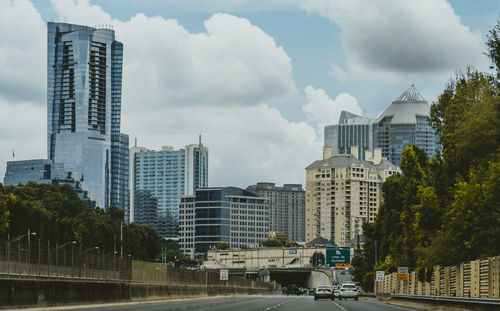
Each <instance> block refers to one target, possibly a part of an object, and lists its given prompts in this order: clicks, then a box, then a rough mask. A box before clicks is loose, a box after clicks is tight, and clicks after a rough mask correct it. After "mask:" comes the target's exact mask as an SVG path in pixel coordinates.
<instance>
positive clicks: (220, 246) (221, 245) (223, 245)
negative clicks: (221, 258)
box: [215, 242, 229, 250]
mask: <svg viewBox="0 0 500 311" xmlns="http://www.w3.org/2000/svg"><path fill="white" fill-rule="evenodd" d="M215 248H216V249H220V250H223V249H229V243H224V242H221V243H217V244H216V245H215Z"/></svg>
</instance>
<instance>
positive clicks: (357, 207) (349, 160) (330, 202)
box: [306, 146, 401, 246]
mask: <svg viewBox="0 0 500 311" xmlns="http://www.w3.org/2000/svg"><path fill="white" fill-rule="evenodd" d="M381 155H382V153H381V150H380V149H375V150H374V152H371V151H366V152H365V159H366V161H362V160H359V159H358V158H357V157H358V147H356V146H353V147H351V154H336V155H335V156H333V157H332V156H331V149H330V148H329V147H325V149H324V151H323V160H319V161H315V162H314V163H312V164H311V165H309V166H308V167H306V241H311V240H313V239H315V238H317V237H323V238H326V239H329V240H331V241H333V242H334V243H335V244H337V245H339V246H347V244H348V243H349V241H350V240H351V239H354V238H355V237H356V235H358V234H362V228H361V225H362V223H363V222H372V221H374V220H375V217H376V215H377V213H378V208H379V205H380V201H381V195H382V183H383V182H384V181H385V179H386V178H388V177H389V176H391V175H393V174H396V173H400V172H401V170H400V169H399V167H397V166H396V165H394V164H392V163H391V162H389V161H387V159H385V158H382V156H381Z"/></svg>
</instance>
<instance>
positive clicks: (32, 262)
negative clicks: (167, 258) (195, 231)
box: [0, 234, 273, 288]
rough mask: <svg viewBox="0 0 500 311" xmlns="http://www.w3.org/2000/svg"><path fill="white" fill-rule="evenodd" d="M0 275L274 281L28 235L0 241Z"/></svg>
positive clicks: (244, 283)
mask: <svg viewBox="0 0 500 311" xmlns="http://www.w3.org/2000/svg"><path fill="white" fill-rule="evenodd" d="M0 278H30V279H32V278H35V279H61V280H71V279H75V280H93V281H95V280H99V281H110V282H116V281H122V282H123V281H126V282H134V283H150V284H151V283H152V284H176V285H181V284H185V285H207V286H217V285H220V286H236V287H245V288H272V287H273V284H270V283H265V282H259V281H253V280H246V279H244V278H242V277H240V276H232V275H230V276H229V280H227V281H221V280H220V279H219V274H218V273H217V272H215V271H194V270H183V269H176V268H173V267H168V266H167V265H165V264H160V263H152V262H143V261H138V260H132V258H130V257H129V256H126V257H123V258H121V257H120V256H119V254H118V253H117V252H104V251H102V250H100V249H98V248H97V247H93V248H89V249H84V250H82V249H80V248H79V247H77V246H76V245H75V244H73V243H72V242H69V243H62V244H60V243H53V242H51V241H41V240H40V239H38V238H33V237H32V236H31V235H30V234H25V235H22V236H20V237H18V238H15V239H7V240H0Z"/></svg>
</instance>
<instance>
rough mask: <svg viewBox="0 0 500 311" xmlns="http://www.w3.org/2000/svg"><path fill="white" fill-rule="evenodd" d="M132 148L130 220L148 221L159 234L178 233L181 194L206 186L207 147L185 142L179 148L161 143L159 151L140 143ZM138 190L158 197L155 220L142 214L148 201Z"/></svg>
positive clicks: (174, 235)
mask: <svg viewBox="0 0 500 311" xmlns="http://www.w3.org/2000/svg"><path fill="white" fill-rule="evenodd" d="M132 150H133V151H132V153H133V156H132V158H133V159H134V163H133V168H132V171H133V172H132V173H131V175H132V176H133V190H132V193H131V197H133V198H134V202H133V211H134V212H133V213H134V218H133V220H134V221H135V222H136V223H139V224H148V225H151V226H152V227H153V228H154V229H155V230H156V231H157V232H158V234H159V235H160V236H162V237H177V236H178V235H179V203H180V197H181V196H183V195H186V194H192V193H194V192H195V190H196V189H197V188H199V187H206V186H208V148H206V147H204V146H203V145H188V146H186V149H180V150H173V148H171V147H163V149H162V151H150V150H147V149H145V148H140V147H133V148H132ZM140 191H148V193H149V194H150V195H151V196H152V197H154V198H155V199H156V200H157V203H156V218H155V219H154V221H149V220H147V219H150V218H147V219H146V218H144V217H143V216H142V215H144V214H145V213H146V214H147V213H149V211H145V209H150V205H148V204H149V203H148V204H146V203H145V201H144V200H143V199H142V198H141V197H139V196H138V194H139V193H140Z"/></svg>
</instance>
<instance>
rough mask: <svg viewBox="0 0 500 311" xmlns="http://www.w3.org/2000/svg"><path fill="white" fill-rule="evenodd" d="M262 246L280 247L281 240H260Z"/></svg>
mask: <svg viewBox="0 0 500 311" xmlns="http://www.w3.org/2000/svg"><path fill="white" fill-rule="evenodd" d="M262 246H264V247H281V246H283V245H281V242H280V241H278V240H267V241H262Z"/></svg>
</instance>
